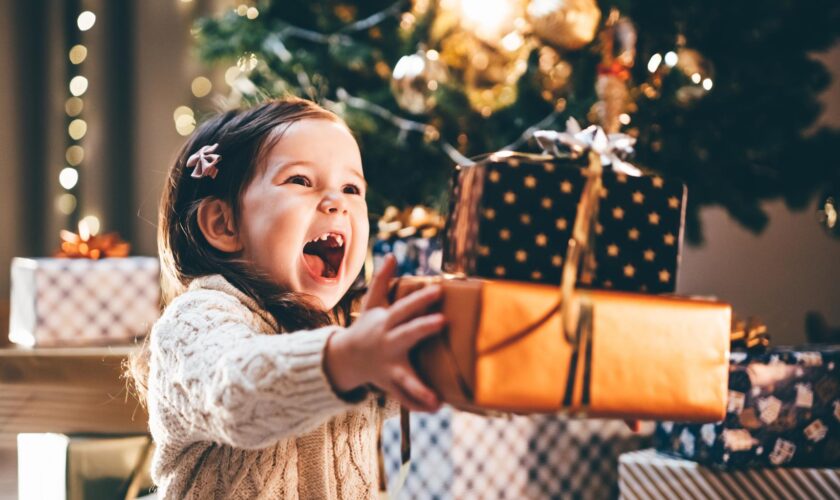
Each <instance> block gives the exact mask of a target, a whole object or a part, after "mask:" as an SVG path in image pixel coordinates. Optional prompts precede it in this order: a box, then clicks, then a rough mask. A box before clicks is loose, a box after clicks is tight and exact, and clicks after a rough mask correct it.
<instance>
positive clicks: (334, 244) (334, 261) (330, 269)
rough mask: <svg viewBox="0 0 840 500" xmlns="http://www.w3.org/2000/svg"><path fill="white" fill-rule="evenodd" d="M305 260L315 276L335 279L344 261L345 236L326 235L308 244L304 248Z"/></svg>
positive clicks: (336, 234)
mask: <svg viewBox="0 0 840 500" xmlns="http://www.w3.org/2000/svg"><path fill="white" fill-rule="evenodd" d="M303 260H304V262H306V265H307V266H308V267H309V270H310V271H311V272H312V273H313V274H314V275H316V276H320V277H322V278H327V279H331V278H335V277H336V276H338V271H339V269H340V268H341V261H342V260H344V236H342V235H340V234H338V233H324V234H322V235H321V236H318V237H317V238H315V239H313V240H310V241H308V242H306V245H304V246H303Z"/></svg>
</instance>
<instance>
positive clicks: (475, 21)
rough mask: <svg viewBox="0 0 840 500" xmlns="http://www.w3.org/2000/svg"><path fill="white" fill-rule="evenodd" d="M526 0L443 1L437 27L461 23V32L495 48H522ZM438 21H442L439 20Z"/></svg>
mask: <svg viewBox="0 0 840 500" xmlns="http://www.w3.org/2000/svg"><path fill="white" fill-rule="evenodd" d="M525 3H526V2H525V0H444V1H441V2H440V9H441V11H440V13H439V15H438V17H439V18H440V19H441V22H440V23H439V26H438V28H437V29H441V28H443V26H444V25H446V26H447V28H446V29H447V30H449V29H451V28H452V27H453V25H457V29H458V30H459V31H464V32H467V33H469V34H471V35H474V36H475V37H477V38H478V39H479V40H481V41H483V42H484V43H487V44H489V45H492V46H493V47H495V48H499V49H501V48H504V47H511V46H513V48H512V49H510V50H516V49H517V48H518V46H516V45H517V43H519V44H521V42H517V40H516V38H517V37H519V38H520V39H521V35H520V33H519V31H520V30H521V29H523V28H524V27H525V26H526V25H527V23H526V22H525V19H524V16H525ZM436 23H438V21H437V20H436Z"/></svg>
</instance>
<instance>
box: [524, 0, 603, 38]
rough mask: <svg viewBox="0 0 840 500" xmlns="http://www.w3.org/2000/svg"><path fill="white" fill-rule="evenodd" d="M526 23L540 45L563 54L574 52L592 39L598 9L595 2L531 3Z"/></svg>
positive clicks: (550, 0) (542, 0) (553, 0)
mask: <svg viewBox="0 0 840 500" xmlns="http://www.w3.org/2000/svg"><path fill="white" fill-rule="evenodd" d="M528 20H529V21H530V22H531V26H532V28H533V31H534V33H535V34H536V35H537V36H538V37H539V38H540V39H542V40H543V41H545V42H547V43H549V44H551V45H553V46H555V47H557V48H559V49H563V50H577V49H580V48H582V47H584V46H585V45H587V44H589V43H590V42H591V41H592V40H593V39H594V38H595V32H596V31H597V30H598V23H599V22H600V21H601V9H599V8H598V4H597V2H596V1H595V0H531V3H530V4H529V5H528Z"/></svg>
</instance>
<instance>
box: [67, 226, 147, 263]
mask: <svg viewBox="0 0 840 500" xmlns="http://www.w3.org/2000/svg"><path fill="white" fill-rule="evenodd" d="M61 240H62V241H61V246H60V248H59V250H58V251H57V252H56V254H55V256H56V257H64V258H71V259H94V260H95V259H100V258H104V257H126V256H128V252H129V251H130V250H131V245H129V244H128V243H126V242H125V241H123V240H122V239H121V238H120V237H119V235H118V234H117V233H108V234H103V235H101V236H96V235H93V234H91V232H90V230H89V229H88V228H87V226H86V225H85V224H84V223H79V232H78V233H74V232H72V231H67V230H65V229H62V230H61Z"/></svg>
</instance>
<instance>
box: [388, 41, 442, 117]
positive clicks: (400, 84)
mask: <svg viewBox="0 0 840 500" xmlns="http://www.w3.org/2000/svg"><path fill="white" fill-rule="evenodd" d="M447 77H448V74H447V71H446V66H445V65H444V64H443V63H442V62H441V61H440V56H439V55H438V53H437V52H436V51H434V50H429V51H425V50H419V51H417V53H415V54H411V55H407V56H403V57H401V58H400V60H399V61H397V64H396V66H394V71H393V73H392V74H391V92H393V94H394V98H395V99H396V100H397V104H399V105H400V107H401V108H403V109H404V110H406V111H408V112H409V113H414V114H420V113H426V112H428V111H429V110H431V109H432V108H434V107H435V105H436V104H437V99H436V96H437V92H438V90H439V88H440V86H441V85H442V84H443V83H445V82H446V80H447Z"/></svg>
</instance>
